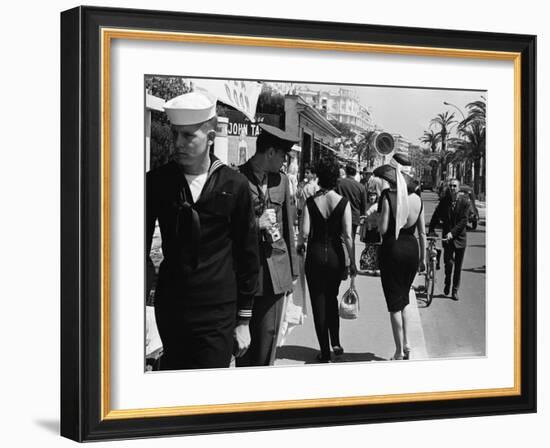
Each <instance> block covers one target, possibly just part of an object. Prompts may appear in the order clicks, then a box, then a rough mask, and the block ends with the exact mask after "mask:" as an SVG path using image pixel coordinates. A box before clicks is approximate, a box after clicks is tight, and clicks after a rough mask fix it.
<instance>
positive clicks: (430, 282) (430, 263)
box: [424, 234, 444, 307]
mask: <svg viewBox="0 0 550 448" xmlns="http://www.w3.org/2000/svg"><path fill="white" fill-rule="evenodd" d="M426 239H427V240H428V247H427V248H426V272H425V273H424V276H425V277H424V287H425V290H426V307H428V306H430V305H431V303H432V300H433V297H434V289H435V271H436V270H437V269H439V260H440V257H441V249H438V248H437V247H436V245H435V244H436V242H437V241H444V240H443V239H441V238H439V237H438V236H437V235H433V234H432V235H428V236H427V237H426Z"/></svg>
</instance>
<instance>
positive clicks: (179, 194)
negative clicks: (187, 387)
mask: <svg viewBox="0 0 550 448" xmlns="http://www.w3.org/2000/svg"><path fill="white" fill-rule="evenodd" d="M164 108H165V111H166V113H167V115H168V118H169V119H170V124H171V129H172V134H173V143H174V153H173V154H172V159H171V161H170V162H168V163H167V164H166V165H163V166H161V167H159V168H156V169H154V170H152V171H150V172H149V173H147V192H146V220H147V222H146V225H147V229H146V230H147V241H146V247H145V252H146V254H145V255H146V258H148V257H149V252H150V249H151V242H152V236H153V232H154V229H155V221H156V220H158V222H159V226H160V232H161V238H162V252H163V256H164V260H163V261H162V264H161V265H160V269H159V275H158V281H157V285H156V292H155V316H156V321H157V325H158V330H159V334H160V338H161V340H162V345H163V350H164V353H163V356H162V358H161V361H160V368H161V369H162V370H176V369H195V368H216V367H228V366H229V364H230V361H231V355H232V353H235V355H236V356H242V354H243V353H244V352H245V351H246V350H247V348H248V346H249V343H250V333H249V327H248V323H249V320H250V316H251V310H252V302H253V299H254V294H255V292H256V287H257V282H258V273H259V268H260V266H259V257H258V239H257V230H256V225H255V220H254V210H253V208H252V201H251V198H250V194H249V192H248V182H247V180H246V178H245V177H244V176H242V175H241V174H239V173H238V172H236V171H235V170H232V169H231V168H229V167H227V166H225V165H224V164H223V163H222V162H221V161H220V160H219V159H217V158H216V157H215V156H214V155H213V151H212V148H213V145H214V139H215V137H216V125H217V117H216V103H215V101H213V100H211V99H210V98H208V97H207V96H205V95H203V94H201V93H198V92H191V93H187V94H184V95H181V96H179V97H176V98H174V99H172V100H170V101H168V102H167V103H166V104H165V106H164ZM148 290H149V288H148Z"/></svg>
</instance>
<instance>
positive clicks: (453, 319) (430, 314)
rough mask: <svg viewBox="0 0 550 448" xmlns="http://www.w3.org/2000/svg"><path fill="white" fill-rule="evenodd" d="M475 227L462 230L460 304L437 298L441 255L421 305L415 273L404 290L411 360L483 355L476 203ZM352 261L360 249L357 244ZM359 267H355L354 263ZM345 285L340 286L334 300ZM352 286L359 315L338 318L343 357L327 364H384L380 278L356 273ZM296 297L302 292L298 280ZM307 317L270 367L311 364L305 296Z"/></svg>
mask: <svg viewBox="0 0 550 448" xmlns="http://www.w3.org/2000/svg"><path fill="white" fill-rule="evenodd" d="M422 198H423V200H424V209H425V217H426V223H429V219H430V218H431V216H432V213H433V210H434V209H435V206H436V205H437V196H436V194H435V193H432V192H430V191H425V192H423V193H422ZM478 209H479V212H480V217H481V220H480V223H479V225H478V228H477V230H475V231H469V232H468V248H467V249H466V254H465V258H464V264H463V272H462V284H461V288H460V300H459V301H454V300H452V299H451V298H449V297H444V296H443V280H444V270H443V257H442V259H441V270H439V271H437V274H436V295H435V297H434V300H433V302H432V304H431V305H430V306H429V307H426V303H425V300H424V298H423V297H422V295H421V294H420V293H419V294H418V296H417V294H416V293H415V290H414V288H415V286H417V285H421V284H423V283H424V278H423V277H422V276H420V275H418V276H417V277H416V279H415V281H414V282H413V288H412V289H411V291H410V296H409V298H410V306H411V309H412V316H413V319H412V320H413V322H412V325H411V332H410V333H411V345H412V347H413V352H412V355H411V358H412V359H414V360H420V359H431V358H445V357H449V358H450V357H468V356H480V355H484V354H485V330H486V329H485V315H486V313H485V207H484V204H483V203H478ZM356 244H357V248H356V249H357V250H356V252H357V257H359V254H360V253H361V251H362V250H363V245H362V243H360V242H359V241H357V243H356ZM357 265H359V263H357ZM348 287H349V280H348V281H344V282H342V285H341V287H340V293H339V297H342V295H343V294H344V292H345V291H346V290H347V288H348ZM356 288H357V292H358V294H359V297H360V306H361V308H360V313H359V317H358V318H357V319H355V320H344V319H340V342H341V344H342V346H343V347H344V350H345V353H344V354H343V355H342V356H340V357H337V358H335V357H334V356H333V362H368V361H385V360H388V359H389V358H390V357H391V356H392V355H393V353H394V350H395V346H394V342H393V336H392V330H391V325H390V320H389V313H388V311H387V308H386V302H385V299H384V295H383V292H382V285H381V281H380V277H375V276H367V275H358V276H357V279H356ZM295 293H296V294H302V291H301V287H300V282H298V285H297V290H296V291H295ZM307 310H308V311H309V312H308V313H307V316H306V318H305V320H304V322H303V323H302V324H301V325H298V326H296V327H294V328H293V329H292V331H291V332H290V334H287V335H286V337H285V338H284V344H283V345H282V346H280V347H279V348H278V350H277V356H276V361H275V365H291V364H312V363H316V362H317V361H316V360H315V357H316V356H317V354H318V353H319V345H318V342H317V337H316V335H315V328H314V324H313V315H312V313H311V304H310V303H309V298H307Z"/></svg>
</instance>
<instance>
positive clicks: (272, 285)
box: [237, 124, 298, 366]
mask: <svg viewBox="0 0 550 448" xmlns="http://www.w3.org/2000/svg"><path fill="white" fill-rule="evenodd" d="M260 129H261V131H260V134H259V136H258V139H257V141H256V153H255V154H254V156H253V157H252V158H251V159H250V160H249V161H248V162H247V163H245V164H244V165H242V166H241V167H239V170H240V172H241V173H242V174H244V175H245V176H246V177H247V179H248V186H249V192H250V196H251V198H252V202H253V204H254V210H255V214H256V217H255V218H256V219H255V220H254V222H255V226H256V231H257V234H258V240H259V253H260V264H261V266H262V268H261V270H260V276H259V281H258V289H257V292H256V297H255V298H254V307H253V309H252V319H251V321H250V334H251V338H252V340H251V343H250V348H249V350H248V352H247V353H246V354H245V356H243V357H242V358H240V359H238V360H237V366H266V365H272V364H273V362H274V360H275V351H276V344H277V336H278V333H279V327H280V324H281V317H282V316H281V315H282V311H283V304H284V296H285V294H286V293H288V292H290V291H292V283H293V280H294V279H295V278H297V276H298V264H297V258H296V249H295V241H294V231H293V228H294V226H293V220H292V216H293V214H292V210H291V199H290V190H289V182H288V178H287V176H286V175H285V174H284V173H282V172H281V171H280V170H281V167H282V165H283V162H284V160H285V156H286V154H287V153H288V151H290V149H291V147H292V145H293V144H294V143H296V141H297V140H296V139H295V138H293V137H292V136H290V135H289V134H287V133H286V132H283V131H282V130H280V129H278V128H275V127H273V126H269V125H264V124H261V125H260Z"/></svg>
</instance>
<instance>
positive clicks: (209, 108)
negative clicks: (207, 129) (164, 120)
mask: <svg viewBox="0 0 550 448" xmlns="http://www.w3.org/2000/svg"><path fill="white" fill-rule="evenodd" d="M164 111H165V112H166V114H167V115H168V119H169V120H170V123H172V124H174V125H190V124H199V123H204V122H205V121H207V120H210V119H211V118H212V117H214V116H215V115H216V101H214V100H212V99H211V98H209V97H208V96H206V95H205V94H204V93H201V92H189V93H184V94H183V95H180V96H177V97H175V98H172V99H171V100H170V101H167V102H166V103H165V104H164Z"/></svg>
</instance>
